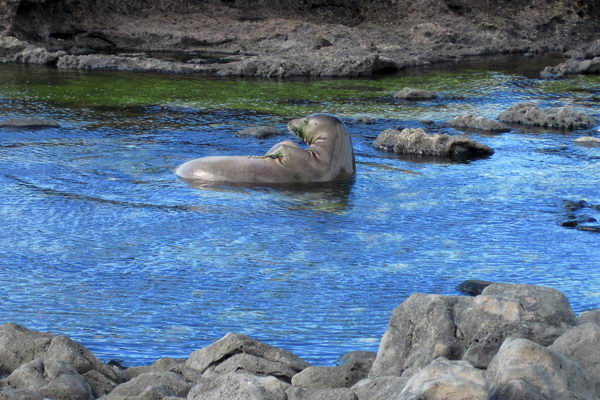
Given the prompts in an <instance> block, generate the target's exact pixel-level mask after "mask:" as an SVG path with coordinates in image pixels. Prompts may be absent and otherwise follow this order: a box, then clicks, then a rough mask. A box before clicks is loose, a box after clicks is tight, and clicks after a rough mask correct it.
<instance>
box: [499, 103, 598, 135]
mask: <svg viewBox="0 0 600 400" xmlns="http://www.w3.org/2000/svg"><path fill="white" fill-rule="evenodd" d="M498 119H499V120H500V121H502V122H505V123H513V124H522V125H530V126H537V127H542V128H554V129H566V130H577V129H589V128H591V127H593V126H594V125H596V120H595V119H594V118H592V117H590V116H588V115H586V114H583V113H580V112H577V111H574V110H571V109H570V108H568V107H558V108H549V109H541V108H539V107H537V106H536V105H535V104H528V103H521V104H517V105H515V106H513V107H511V108H509V109H508V110H506V111H504V112H502V113H501V114H500V115H499V116H498Z"/></svg>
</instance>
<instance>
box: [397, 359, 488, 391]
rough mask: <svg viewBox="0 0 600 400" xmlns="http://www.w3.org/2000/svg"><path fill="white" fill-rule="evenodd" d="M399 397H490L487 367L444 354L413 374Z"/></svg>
mask: <svg viewBox="0 0 600 400" xmlns="http://www.w3.org/2000/svg"><path fill="white" fill-rule="evenodd" d="M398 399H400V400H418V399H427V400H487V399H488V392H487V390H486V388H485V376H484V372H483V370H481V369H477V368H475V367H473V366H472V365H471V364H470V363H469V362H467V361H449V360H447V359H446V358H444V357H440V358H437V359H435V360H434V361H433V362H432V363H431V364H429V365H428V366H426V367H425V368H423V369H422V370H421V371H419V373H417V374H416V375H414V376H413V377H412V378H410V380H409V381H408V382H406V385H405V386H404V389H403V390H402V392H401V393H400V397H398Z"/></svg>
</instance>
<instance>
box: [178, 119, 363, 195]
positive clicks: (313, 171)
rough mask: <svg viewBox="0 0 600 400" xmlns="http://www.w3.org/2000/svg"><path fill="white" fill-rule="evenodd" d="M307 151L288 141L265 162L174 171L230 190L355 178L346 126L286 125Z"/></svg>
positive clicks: (230, 160)
mask: <svg viewBox="0 0 600 400" xmlns="http://www.w3.org/2000/svg"><path fill="white" fill-rule="evenodd" d="M288 129H289V131H290V132H291V133H293V134H294V135H296V136H298V137H299V138H300V139H302V140H303V141H304V142H305V143H306V144H307V145H308V149H303V148H301V147H300V146H298V145H297V144H295V143H293V142H291V141H289V140H286V141H283V142H280V143H277V144H276V145H275V146H273V147H272V148H271V149H269V151H267V153H266V154H265V155H264V156H212V157H203V158H197V159H194V160H191V161H188V162H186V163H184V164H182V165H180V166H179V167H177V168H176V169H175V174H176V175H177V176H179V177H181V178H183V179H186V180H195V181H203V182H208V183H233V184H295V183H319V182H333V181H347V180H351V179H352V178H354V176H355V174H356V163H355V161H354V149H353V147H352V140H351V139H350V134H349V133H348V130H347V128H346V126H345V125H344V123H343V122H342V121H341V120H340V119H339V118H338V117H336V116H334V115H329V114H311V115H309V116H307V117H305V118H299V119H293V120H291V121H290V122H289V123H288Z"/></svg>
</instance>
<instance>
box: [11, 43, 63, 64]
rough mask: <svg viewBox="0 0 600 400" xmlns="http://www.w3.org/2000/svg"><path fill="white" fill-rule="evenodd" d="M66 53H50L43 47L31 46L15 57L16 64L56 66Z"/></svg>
mask: <svg viewBox="0 0 600 400" xmlns="http://www.w3.org/2000/svg"><path fill="white" fill-rule="evenodd" d="M66 54H67V53H66V52H64V51H55V52H50V51H48V50H46V49H44V48H43V47H34V46H29V47H27V48H26V49H23V50H22V51H20V52H19V53H17V54H16V55H15V56H14V62H17V63H21V64H32V65H49V64H55V63H56V62H57V60H58V59H59V58H60V57H62V56H64V55H66Z"/></svg>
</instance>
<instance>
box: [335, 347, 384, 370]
mask: <svg viewBox="0 0 600 400" xmlns="http://www.w3.org/2000/svg"><path fill="white" fill-rule="evenodd" d="M376 357H377V352H376V351H349V352H348V353H345V354H343V355H342V356H340V357H339V358H338V359H337V360H336V364H337V365H338V366H341V365H348V364H355V365H356V364H358V365H360V367H361V368H362V369H363V370H364V371H366V372H367V373H368V372H369V371H370V370H371V367H372V366H373V361H375V358H376Z"/></svg>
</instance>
